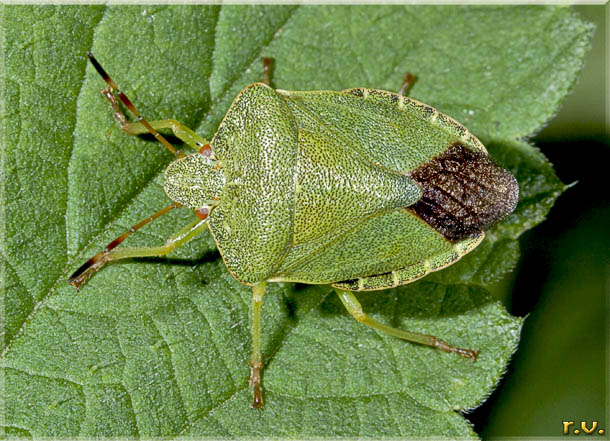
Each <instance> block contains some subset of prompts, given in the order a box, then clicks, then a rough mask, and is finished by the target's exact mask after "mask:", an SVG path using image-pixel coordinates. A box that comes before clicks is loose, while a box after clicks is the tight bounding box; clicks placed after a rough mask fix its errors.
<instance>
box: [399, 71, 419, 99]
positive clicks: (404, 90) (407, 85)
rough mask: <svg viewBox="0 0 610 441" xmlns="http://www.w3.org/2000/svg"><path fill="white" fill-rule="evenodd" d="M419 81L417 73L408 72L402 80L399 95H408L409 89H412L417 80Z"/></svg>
mask: <svg viewBox="0 0 610 441" xmlns="http://www.w3.org/2000/svg"><path fill="white" fill-rule="evenodd" d="M416 81H417V77H416V76H415V75H413V74H412V73H410V72H407V74H406V75H405V79H404V80H402V87H401V88H400V91H399V92H398V95H401V96H402V95H407V94H408V93H409V90H411V87H413V84H415V82H416Z"/></svg>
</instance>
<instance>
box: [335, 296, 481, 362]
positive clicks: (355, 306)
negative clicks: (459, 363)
mask: <svg viewBox="0 0 610 441" xmlns="http://www.w3.org/2000/svg"><path fill="white" fill-rule="evenodd" d="M335 292H336V293H337V295H338V296H339V298H340V299H341V302H342V303H343V306H345V308H346V309H347V311H348V312H349V313H350V314H351V315H352V316H353V317H354V318H355V319H356V320H358V321H359V322H360V323H364V324H365V325H367V326H370V327H371V328H374V329H378V330H379V331H381V332H385V333H386V334H389V335H392V336H394V337H398V338H402V339H403V340H407V341H411V342H413V343H419V344H422V345H426V346H432V347H433V348H437V349H440V350H441V351H445V352H455V353H457V354H460V355H462V356H463V357H468V358H470V359H471V360H472V361H475V360H476V357H477V355H478V353H479V351H476V350H474V349H461V348H456V347H455V346H451V345H449V344H448V343H445V342H444V341H442V340H440V339H438V338H436V337H434V336H433V335H426V334H418V333H416V332H408V331H403V330H402V329H398V328H392V327H391V326H387V325H384V324H383V323H380V322H378V321H377V320H374V319H372V318H370V317H369V316H368V315H366V314H365V313H364V311H362V306H361V305H360V302H358V300H357V299H356V296H355V295H354V294H353V293H352V292H350V291H343V290H341V289H337V288H335Z"/></svg>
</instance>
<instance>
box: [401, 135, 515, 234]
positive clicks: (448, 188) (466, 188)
mask: <svg viewBox="0 0 610 441" xmlns="http://www.w3.org/2000/svg"><path fill="white" fill-rule="evenodd" d="M409 176H410V177H411V178H412V179H414V180H415V181H416V182H417V183H418V184H419V185H421V187H422V190H423V196H422V198H421V199H420V200H419V201H418V202H417V203H415V204H414V205H412V206H410V207H409V208H407V210H410V211H411V212H413V213H415V214H416V215H417V216H419V217H420V218H422V219H423V220H425V221H426V222H427V223H428V224H429V225H430V226H432V227H433V228H434V229H436V230H437V231H438V232H440V233H441V234H443V235H444V236H445V237H446V238H447V239H450V240H461V239H465V238H468V237H472V236H474V235H475V234H477V233H478V232H480V231H482V230H485V229H486V228H489V226H491V225H492V224H493V223H494V222H497V221H498V220H500V219H502V218H503V217H504V216H506V215H508V214H509V213H510V212H512V211H513V210H514V209H515V206H516V205H517V200H518V198H519V186H518V184H517V181H516V179H515V178H514V176H513V175H511V174H510V172H509V171H508V170H506V169H504V168H502V167H500V166H498V165H497V164H495V163H494V162H492V161H491V159H490V158H489V157H488V156H487V154H485V153H483V152H477V151H474V150H471V149H468V148H466V147H464V146H462V145H460V144H453V145H452V146H451V147H450V148H449V149H447V150H446V151H445V152H443V153H442V154H440V155H438V156H436V157H434V158H432V159H431V160H430V161H428V162H427V163H426V164H424V165H422V166H420V167H418V168H416V169H415V170H413V171H412V172H410V173H409Z"/></svg>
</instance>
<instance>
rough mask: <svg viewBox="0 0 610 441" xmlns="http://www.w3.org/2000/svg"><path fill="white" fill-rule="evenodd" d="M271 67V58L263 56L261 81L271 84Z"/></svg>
mask: <svg viewBox="0 0 610 441" xmlns="http://www.w3.org/2000/svg"><path fill="white" fill-rule="evenodd" d="M272 68H273V58H263V79H262V80H261V83H263V84H266V85H267V86H270V85H271V69H272Z"/></svg>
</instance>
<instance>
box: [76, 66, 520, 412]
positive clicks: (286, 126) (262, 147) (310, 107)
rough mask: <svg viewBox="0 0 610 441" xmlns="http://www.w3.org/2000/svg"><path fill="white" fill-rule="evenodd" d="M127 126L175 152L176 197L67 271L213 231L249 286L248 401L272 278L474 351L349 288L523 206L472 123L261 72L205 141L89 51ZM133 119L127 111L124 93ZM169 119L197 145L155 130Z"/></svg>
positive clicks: (391, 277)
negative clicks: (155, 239) (157, 225)
mask: <svg viewBox="0 0 610 441" xmlns="http://www.w3.org/2000/svg"><path fill="white" fill-rule="evenodd" d="M89 58H90V60H91V62H92V64H93V65H94V66H95V68H96V69H97V71H98V72H99V73H100V75H101V76H102V77H103V78H104V80H105V81H106V82H107V83H108V87H107V88H105V89H104V90H102V94H103V95H104V96H105V97H106V98H107V99H108V100H109V102H110V103H111V105H112V107H113V109H114V116H115V118H116V119H117V121H118V122H119V123H120V125H121V128H122V129H123V130H124V131H125V132H126V133H128V134H130V135H139V134H143V133H148V132H150V133H152V134H153V135H154V136H155V137H156V138H157V139H158V140H159V141H160V142H162V143H163V144H164V145H165V146H166V147H167V148H168V149H169V150H170V151H172V153H174V154H175V155H176V156H177V159H176V160H175V161H173V162H172V163H171V164H170V165H169V166H168V167H167V169H166V171H165V191H166V193H167V195H168V196H169V197H170V198H171V199H172V200H173V201H174V203H172V204H171V205H169V206H167V207H165V208H163V209H162V210H160V211H158V212H157V213H155V214H154V215H152V216H151V217H149V218H147V219H145V220H144V221H142V222H140V223H139V224H136V225H134V226H133V227H132V228H131V229H130V230H128V231H127V232H125V233H124V234H122V235H121V236H119V237H118V238H117V239H115V240H114V241H112V242H111V243H110V244H109V245H108V246H107V247H106V248H105V249H104V250H103V251H102V252H100V253H98V254H97V255H95V256H94V257H92V258H91V259H89V260H88V261H87V262H86V263H85V264H84V265H82V266H81V267H80V268H79V269H78V270H77V271H76V272H75V273H74V274H73V275H72V276H71V278H70V283H71V284H72V285H74V286H75V287H76V288H78V287H79V286H80V285H82V284H83V283H84V282H85V281H86V280H87V279H88V278H89V277H90V276H91V275H92V274H93V273H94V272H95V271H97V270H98V269H99V268H100V267H101V266H103V265H104V264H105V263H107V262H110V261H113V260H118V259H123V258H128V257H142V256H160V255H166V254H168V253H170V252H171V251H172V250H173V249H175V248H176V247H179V246H181V245H183V244H184V243H185V242H187V241H188V240H190V239H191V238H193V237H194V236H196V235H197V234H199V233H201V232H202V231H204V230H206V229H209V230H210V232H211V234H212V236H213V237H214V240H215V241H216V245H217V247H218V250H219V252H220V254H221V255H222V258H223V260H224V263H225V265H226V266H227V269H228V270H229V272H230V273H231V274H232V275H233V277H235V278H236V279H237V280H238V281H239V282H241V283H243V284H245V285H248V286H252V291H253V300H252V358H251V377H250V383H251V385H252V387H253V393H254V401H253V404H252V406H253V407H261V406H262V403H263V399H262V391H261V376H260V371H261V368H262V360H261V336H260V317H261V303H262V298H263V294H264V293H265V289H266V285H267V283H268V282H300V283H307V284H329V285H331V286H332V287H333V288H334V290H335V291H336V293H337V294H338V296H339V298H340V299H341V301H342V302H343V304H344V305H345V307H346V308H347V310H348V311H349V313H350V314H351V315H353V316H354V317H355V318H356V319H357V320H358V321H360V322H362V323H364V324H366V325H369V326H371V327H373V328H375V329H378V330H380V331H383V332H386V333H388V334H391V335H393V336H396V337H399V338H402V339H405V340H408V341H411V342H416V343H420V344H424V345H428V346H432V347H436V348H438V349H441V350H443V351H446V352H455V353H457V354H460V355H462V356H465V357H469V358H471V359H473V360H475V358H476V355H477V351H476V350H473V349H461V348H457V347H453V346H451V345H450V344H448V343H445V342H444V341H442V340H440V339H438V338H436V337H434V336H431V335H423V334H417V333H412V332H408V331H405V330H401V329H397V328H392V327H389V326H387V325H385V324H383V323H380V322H377V321H375V320H373V319H372V318H370V317H368V316H367V315H366V314H365V313H364V312H363V311H362V308H361V306H360V304H359V303H358V300H357V299H356V297H355V296H354V294H353V292H354V291H364V290H380V289H386V288H392V287H395V286H398V285H401V284H405V283H409V282H412V281H414V280H416V279H419V278H420V277H423V276H424V275H426V274H428V273H429V272H431V271H437V270H439V269H441V268H444V267H446V266H448V265H450V264H452V263H454V262H456V261H457V260H458V259H460V257H462V256H463V255H464V254H466V253H468V252H470V251H471V250H473V249H474V248H475V247H476V246H477V245H478V244H479V243H480V242H481V240H482V239H483V237H484V233H483V230H484V229H485V228H487V227H488V226H490V225H491V224H492V223H494V222H496V221H497V220H499V219H501V218H502V217H504V216H506V215H507V214H508V213H510V212H511V211H512V210H513V209H514V208H515V205H516V204H517V199H518V193H519V191H518V186H517V182H516V180H515V178H514V177H513V176H512V175H511V174H510V173H509V172H508V171H506V170H505V169H503V168H501V167H499V166H498V165H496V164H494V163H493V162H492V161H491V160H490V159H489V158H488V156H487V152H486V150H485V148H484V147H483V145H482V144H481V142H480V141H479V140H478V139H477V138H475V137H474V136H473V135H472V134H471V133H470V132H469V131H468V130H467V129H466V128H465V127H463V126H462V125H461V124H459V123H457V122H456V121H454V120H453V119H451V118H449V117H448V116H446V115H444V114H442V113H440V112H438V111H437V110H435V109H434V108H432V107H430V106H428V105H426V104H422V103H420V102H418V101H415V100H412V99H410V98H407V97H405V96H404V95H403V92H404V90H405V89H406V88H407V87H408V86H409V85H410V84H411V83H412V81H413V79H414V77H412V76H410V75H407V77H406V78H405V83H404V84H403V88H402V89H401V91H400V93H398V94H395V93H390V92H384V91H381V90H375V89H365V88H357V89H349V90H344V91H340V92H333V91H310V92H290V91H285V90H274V89H272V88H271V87H269V85H268V84H269V77H268V72H269V62H270V61H269V60H268V59H266V63H265V70H264V80H263V82H261V83H255V84H251V85H249V86H247V87H246V88H245V89H244V90H242V91H241V92H240V93H239V95H238V96H237V97H236V98H235V100H234V101H233V104H232V105H231V107H230V109H229V111H228V112H227V114H226V116H225V117H224V119H223V121H222V123H221V124H220V127H219V128H218V131H217V133H216V135H215V136H214V137H213V139H212V140H211V141H207V140H205V139H203V138H202V137H200V136H199V135H197V134H195V133H194V132H193V131H192V130H190V129H189V128H187V127H185V126H183V125H182V124H180V123H178V122H177V121H175V120H161V121H151V122H148V121H146V120H145V119H144V118H142V117H141V116H140V115H139V113H138V111H137V110H136V108H135V107H134V106H133V104H132V103H131V102H130V101H129V99H128V98H127V97H126V96H125V94H123V93H122V92H120V91H119V90H118V87H117V86H116V84H115V83H114V81H113V80H112V79H111V78H110V77H109V76H108V74H106V72H105V71H104V70H103V69H102V67H101V66H100V65H99V64H98V62H97V61H96V60H95V59H94V58H93V56H92V55H91V54H89ZM117 96H118V98H119V99H120V100H121V101H122V102H123V104H124V105H125V106H126V107H127V108H128V109H129V110H130V111H131V112H132V113H133V114H134V115H135V116H136V117H137V118H138V121H137V122H128V121H127V119H126V117H125V115H124V114H123V113H122V112H121V110H120V108H119V103H118V101H117V98H116V97H117ZM160 129H171V130H172V131H173V133H174V134H175V135H176V136H177V137H178V138H180V139H181V140H183V141H184V142H185V143H186V144H187V145H188V146H190V147H192V148H194V149H195V150H196V152H195V153H193V154H191V155H188V156H187V155H184V154H182V153H180V152H178V151H177V150H176V149H175V148H174V147H173V146H172V145H171V144H169V142H167V140H166V139H165V138H164V137H163V136H162V135H161V134H159V133H158V130H160ZM179 206H184V207H187V208H189V209H192V210H194V211H195V214H196V215H197V219H196V220H194V221H193V222H192V223H191V224H189V225H187V226H186V227H184V228H183V229H181V230H180V231H178V232H177V233H176V234H174V235H173V236H171V237H170V238H169V239H168V241H167V243H166V244H165V245H162V246H159V247H152V248H116V246H117V245H118V244H119V243H121V242H122V241H123V240H124V239H125V238H126V237H127V236H129V234H131V233H133V232H135V231H136V230H138V229H139V228H141V227H142V226H144V225H145V224H147V223H148V222H150V221H152V220H154V219H156V218H157V217H159V216H161V215H163V214H164V213H166V212H168V211H170V210H171V209H173V208H176V207H179Z"/></svg>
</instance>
